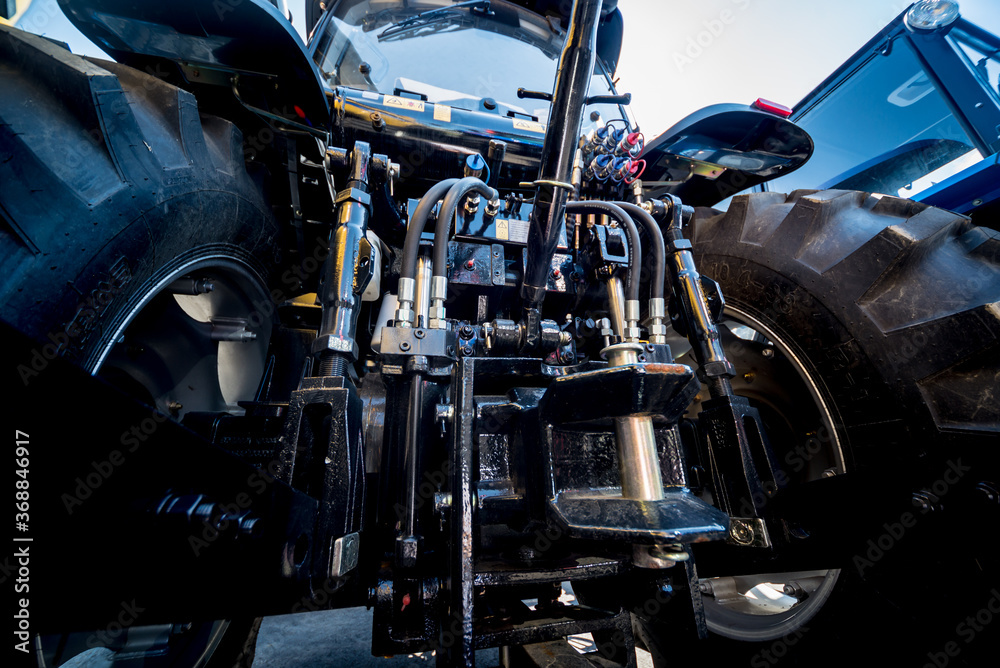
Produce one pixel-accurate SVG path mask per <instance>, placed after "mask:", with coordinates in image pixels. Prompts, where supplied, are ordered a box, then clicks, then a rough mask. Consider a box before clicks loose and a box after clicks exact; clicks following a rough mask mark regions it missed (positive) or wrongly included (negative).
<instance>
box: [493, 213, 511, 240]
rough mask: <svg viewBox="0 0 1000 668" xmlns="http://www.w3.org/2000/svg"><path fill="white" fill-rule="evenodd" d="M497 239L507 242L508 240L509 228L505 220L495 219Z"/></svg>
mask: <svg viewBox="0 0 1000 668" xmlns="http://www.w3.org/2000/svg"><path fill="white" fill-rule="evenodd" d="M496 231H497V239H500V240H501V241H508V240H509V239H510V227H509V226H508V225H507V221H506V220H500V219H499V218H498V219H497V222H496Z"/></svg>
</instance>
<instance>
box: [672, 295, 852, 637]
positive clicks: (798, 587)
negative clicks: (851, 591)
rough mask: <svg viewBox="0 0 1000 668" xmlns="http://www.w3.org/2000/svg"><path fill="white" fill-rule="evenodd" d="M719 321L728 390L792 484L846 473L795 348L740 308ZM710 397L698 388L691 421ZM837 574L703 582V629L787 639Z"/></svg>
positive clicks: (816, 387)
mask: <svg viewBox="0 0 1000 668" xmlns="http://www.w3.org/2000/svg"><path fill="white" fill-rule="evenodd" d="M722 323H723V324H721V325H720V333H721V334H722V335H723V337H722V338H723V343H724V345H725V348H726V354H727V357H729V358H730V360H731V361H732V362H733V364H734V366H735V367H736V369H737V376H736V377H734V379H733V389H734V391H735V393H736V394H738V395H741V396H746V397H747V398H748V399H750V402H751V404H752V405H754V406H755V407H756V408H757V409H758V411H759V412H760V415H761V419H762V420H763V421H764V423H765V427H766V429H767V432H768V436H769V439H770V442H771V445H772V447H773V448H774V450H775V454H776V457H777V458H778V462H779V466H780V467H781V468H782V470H783V471H785V472H786V474H788V475H789V478H790V481H791V482H790V484H798V483H802V482H806V481H808V480H814V479H817V478H819V477H825V476H830V475H838V474H840V473H843V472H844V471H845V458H844V452H843V449H842V446H841V442H840V438H839V436H838V435H837V431H836V429H835V427H834V418H833V411H832V410H831V409H830V405H829V403H828V402H827V401H826V399H825V398H824V397H823V394H822V391H821V389H820V387H821V386H820V384H819V383H818V382H817V380H816V378H815V376H814V372H813V371H811V370H810V369H809V368H808V366H807V365H806V364H805V363H804V362H803V359H802V357H800V355H799V354H798V353H797V352H796V350H795V348H794V347H793V346H791V345H789V344H788V343H787V342H786V339H785V338H784V337H783V336H782V335H781V334H780V333H779V332H776V331H775V330H774V329H773V328H772V327H770V326H768V325H767V324H766V323H764V322H762V321H761V320H760V319H759V318H757V317H754V316H753V315H751V314H750V313H748V312H746V311H744V310H742V309H740V308H739V307H738V306H735V305H732V304H727V306H726V308H725V310H724V315H723V321H722ZM707 396H708V395H707V389H705V388H703V390H702V392H701V393H699V395H698V398H697V399H696V400H695V402H694V403H693V404H692V406H691V407H690V408H689V411H688V412H689V415H690V416H695V415H697V413H698V412H699V411H700V410H701V407H700V404H701V401H702V400H703V399H706V398H707ZM789 468H794V469H795V470H794V471H791V470H786V469H789ZM839 575H840V570H839V569H830V570H818V571H797V572H785V573H763V574H755V575H750V576H738V577H715V578H704V579H702V580H701V581H700V586H701V589H702V594H703V600H704V603H705V617H706V622H707V624H708V628H709V630H711V631H712V632H714V633H717V634H719V635H721V636H725V637H728V638H733V639H736V640H744V641H756V642H761V641H768V640H774V639H777V638H780V637H783V636H787V635H788V634H789V633H794V632H795V631H797V630H798V629H800V628H801V627H802V626H803V625H804V624H805V623H807V622H808V621H809V620H810V619H812V618H813V617H814V616H815V615H816V614H817V613H818V612H819V610H820V609H821V608H822V607H823V605H824V604H825V603H826V601H827V600H828V598H829V596H830V594H831V593H832V591H833V588H834V586H835V585H836V583H837V579H838V577H839Z"/></svg>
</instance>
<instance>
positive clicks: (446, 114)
mask: <svg viewBox="0 0 1000 668" xmlns="http://www.w3.org/2000/svg"><path fill="white" fill-rule="evenodd" d="M434 120H435V121H444V122H445V123H451V107H449V106H448V105H447V104H435V105H434Z"/></svg>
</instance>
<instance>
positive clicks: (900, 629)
mask: <svg viewBox="0 0 1000 668" xmlns="http://www.w3.org/2000/svg"><path fill="white" fill-rule="evenodd" d="M691 236H692V241H693V245H694V252H695V256H696V262H697V266H698V270H699V272H700V273H702V274H704V275H706V276H708V277H711V278H713V279H715V280H716V281H717V282H718V283H719V284H720V286H721V288H722V293H723V295H724V298H725V310H724V312H723V315H722V317H721V318H720V330H721V333H722V335H723V340H724V344H725V347H726V349H727V351H728V355H729V356H730V359H731V360H732V361H733V363H734V364H735V366H736V370H737V375H736V377H735V378H734V379H733V387H734V390H735V392H736V393H737V394H739V395H743V396H746V397H748V398H749V399H750V401H751V403H752V404H753V405H755V406H756V407H757V408H758V409H759V411H760V413H761V417H762V419H763V421H764V424H765V427H766V430H767V433H768V436H769V438H770V442H771V445H772V447H773V449H774V451H775V455H776V459H777V462H778V465H779V469H780V470H781V472H782V477H784V478H785V480H783V481H781V482H783V483H786V484H787V486H786V487H785V489H782V490H780V491H778V492H777V494H776V495H775V497H774V500H773V503H774V504H776V506H778V507H780V506H781V503H782V498H783V497H784V498H785V499H789V498H791V499H796V498H799V497H796V496H795V494H796V493H797V492H802V491H803V490H806V489H812V490H814V492H813V493H814V494H820V495H821V496H820V497H819V498H820V499H821V500H822V502H821V503H819V504H817V503H816V502H815V501H816V497H815V496H813V497H811V498H812V500H813V504H812V506H810V507H811V508H817V507H819V508H822V509H824V510H823V511H822V512H821V513H817V511H815V510H810V511H809V513H811V514H812V516H808V515H807V516H805V517H799V518H798V520H796V521H797V522H798V523H799V524H795V523H792V524H791V525H787V526H786V527H785V529H786V531H789V532H790V533H791V534H793V535H791V536H790V537H786V538H787V539H788V541H790V542H794V541H796V540H803V541H809V540H811V537H810V535H809V534H810V531H811V529H810V522H811V521H813V520H818V519H819V518H818V515H819V514H823V513H826V514H827V515H828V516H829V517H827V519H829V518H830V517H834V518H835V519H836V522H834V524H835V525H836V524H837V523H838V522H839V526H840V527H842V528H843V533H842V534H835V535H834V539H833V540H830V536H829V535H826V537H825V539H826V540H827V545H829V546H830V557H829V562H830V563H828V564H827V566H826V568H825V569H824V570H805V569H797V568H796V567H795V566H794V563H792V564H789V563H788V562H784V565H783V566H782V567H781V568H775V570H778V571H780V572H777V573H768V574H763V575H749V576H748V575H734V576H725V575H720V573H719V572H718V569H717V570H716V572H714V573H711V574H710V575H709V576H707V575H706V574H704V573H699V575H701V576H702V579H701V585H700V588H701V591H702V592H703V593H704V595H703V597H702V599H703V601H704V603H705V609H706V617H707V621H708V628H709V636H710V637H709V638H708V639H707V640H704V641H696V640H692V639H693V637H694V634H693V633H692V628H691V624H690V622H685V621H684V620H689V619H690V618H691V607H690V605H687V604H686V605H674V604H673V602H672V603H671V604H670V605H665V606H652V608H653V610H652V612H653V614H645V615H642V614H640V617H639V618H638V619H637V620H636V631H637V641H638V642H639V643H640V644H643V645H645V646H646V647H647V648H648V649H649V650H650V652H651V653H652V655H653V658H654V664H655V665H658V666H667V665H670V666H673V665H690V664H691V663H692V662H693V661H700V662H703V663H704V665H748V664H749V665H752V666H771V665H782V666H792V665H795V666H798V665H803V666H805V665H811V666H815V665H837V666H841V665H843V666H846V665H858V666H861V665H888V664H884V663H883V662H884V661H887V660H888V661H891V663H892V665H907V666H910V665H914V666H922V665H925V664H929V665H944V664H943V663H941V661H945V662H946V663H947V665H949V666H955V665H979V663H977V662H978V661H981V660H982V659H983V657H986V656H989V655H990V653H991V652H993V651H994V650H995V647H994V646H993V644H994V641H993V640H992V638H995V634H993V633H992V631H986V632H976V631H975V630H974V625H975V624H980V625H981V624H982V622H983V619H979V620H978V621H975V618H976V615H977V614H979V613H980V611H981V610H987V609H988V606H989V604H990V602H991V596H996V597H997V600H996V601H993V606H994V608H995V609H997V610H1000V594H997V591H998V590H997V589H996V588H995V587H996V585H997V582H998V578H997V566H998V564H997V558H996V556H995V554H996V553H995V550H994V549H993V548H991V547H990V546H989V544H988V541H989V540H990V539H991V538H990V534H991V533H993V531H995V527H996V526H997V520H998V512H997V510H998V506H997V499H996V482H997V475H998V472H1000V469H998V468H997V453H998V451H1000V234H998V233H997V232H994V231H992V230H988V229H985V228H977V227H975V226H973V225H972V224H971V223H970V222H969V221H968V219H966V218H964V217H962V216H959V215H957V214H954V213H950V212H948V211H943V210H940V209H935V208H932V207H928V206H925V205H921V204H918V203H915V202H912V201H907V200H901V199H897V198H893V197H880V196H878V195H869V194H867V193H860V192H848V191H834V190H830V191H821V192H813V191H796V192H794V193H792V194H791V195H783V194H778V193H758V194H751V195H742V196H738V197H736V198H735V199H734V200H733V202H732V205H731V207H730V208H729V210H728V212H725V213H720V212H718V211H713V210H700V211H699V212H698V213H697V214H696V216H695V219H694V221H693V223H692V229H691ZM698 410H699V406H698V405H697V404H696V405H695V406H693V407H692V409H691V411H689V416H690V417H695V416H696V415H697V412H698ZM827 478H829V479H827ZM823 490H826V491H823ZM991 490H992V491H991ZM824 495H825V496H824ZM801 498H806V497H801ZM796 503H797V502H796ZM796 503H792V504H791V506H794V505H796ZM784 508H785V511H788V510H789V505H788V504H786V505H785V507H784ZM792 510H793V511H794V508H792ZM779 514H780V513H779ZM989 527H992V528H989ZM779 544H782V543H781V541H779ZM706 549H708V548H706ZM736 549H739V548H736ZM695 554H698V551H697V550H696V551H695ZM738 554H739V553H737V555H738ZM834 555H835V556H834ZM754 558H756V557H755V556H754V552H753V550H752V549H750V550H749V551H748V552H747V553H746V557H745V559H746V560H747V561H749V560H752V559H754ZM741 561H742V559H740V558H739V556H737V557H736V558H734V560H733V561H732V562H731V563H733V572H734V573H747V572H753V569H748V568H746V563H740V562H741ZM808 568H813V566H809V567H808ZM794 571H797V572H794ZM660 607H662V610H660ZM649 611H650V610H649V606H647V610H646V612H647V613H648V612H649ZM989 614H990V615H993V613H989ZM969 616H971V617H972V618H973V620H974V621H973V622H972V623H971V624H970V623H968V622H965V621H964V620H965V619H966V618H967V617H969ZM984 616H985V613H984V614H980V617H984ZM963 624H966V626H962V625H963ZM977 636H978V637H977ZM942 657H943V658H942ZM935 661H937V662H938V663H937V664H935Z"/></svg>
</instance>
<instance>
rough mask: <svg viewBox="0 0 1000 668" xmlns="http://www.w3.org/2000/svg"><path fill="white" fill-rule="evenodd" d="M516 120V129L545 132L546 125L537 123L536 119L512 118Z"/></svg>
mask: <svg viewBox="0 0 1000 668" xmlns="http://www.w3.org/2000/svg"><path fill="white" fill-rule="evenodd" d="M512 120H513V121H514V129H515V130H523V131H525V132H539V133H541V134H545V126H544V125H542V124H541V123H536V122H535V121H527V120H525V119H523V118H515V119H512Z"/></svg>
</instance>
